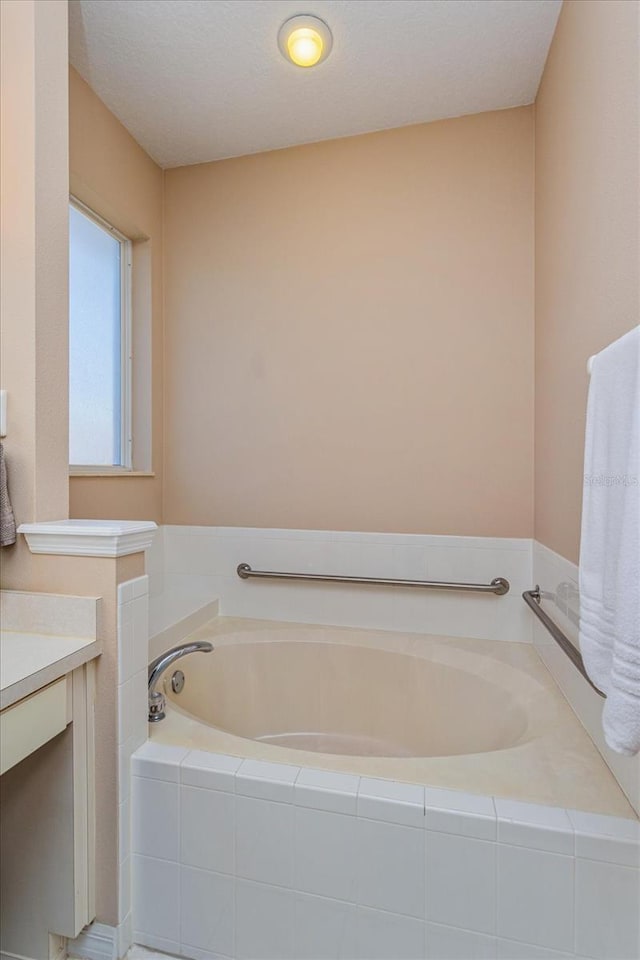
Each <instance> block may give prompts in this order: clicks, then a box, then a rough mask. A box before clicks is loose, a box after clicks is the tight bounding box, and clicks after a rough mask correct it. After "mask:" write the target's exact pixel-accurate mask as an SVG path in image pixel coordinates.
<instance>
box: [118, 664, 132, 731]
mask: <svg viewBox="0 0 640 960" xmlns="http://www.w3.org/2000/svg"><path fill="white" fill-rule="evenodd" d="M117 697H118V743H119V744H122V743H124V742H125V740H128V739H129V737H132V736H133V729H132V723H133V678H130V679H129V680H127V681H126V682H125V683H119V684H118V687H117Z"/></svg>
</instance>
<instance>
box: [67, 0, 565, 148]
mask: <svg viewBox="0 0 640 960" xmlns="http://www.w3.org/2000/svg"><path fill="white" fill-rule="evenodd" d="M560 6H561V0H309V2H306V0H304V2H303V3H300V2H298V0H71V2H70V18H71V22H70V57H71V62H72V63H73V65H74V66H75V67H76V69H77V70H78V71H79V72H80V73H81V74H82V76H83V77H84V78H85V80H87V81H88V83H89V84H90V85H91V86H92V87H93V89H94V90H95V91H96V93H97V94H98V96H100V97H101V98H102V100H103V101H104V102H105V103H106V104H107V106H108V107H109V108H110V109H111V110H112V111H113V113H115V115H116V116H117V117H118V118H119V119H120V120H121V121H122V123H123V124H124V125H125V126H126V127H127V129H128V130H129V131H130V132H131V133H132V135H133V136H134V137H135V139H136V140H137V141H138V142H139V143H140V144H141V145H142V146H143V147H144V148H145V150H147V151H148V152H149V153H150V154H151V156H152V157H153V158H154V159H155V160H156V161H157V162H158V163H159V164H161V165H162V166H164V167H174V166H181V165H183V164H190V163H201V162H203V161H207V160H218V159H221V158H223V157H232V156H239V155H242V154H247V153H256V152H258V151H262V150H273V149H276V148H278V147H285V146H290V145H292V144H297V143H309V142H312V141H314V140H325V139H328V138H333V137H344V136H349V135H351V134H356V133H364V132H366V131H370V130H381V129H386V128H389V127H399V126H403V125H404V124H409V123H420V122H423V121H427V120H437V119H441V118H443V117H456V116H461V115H463V114H468V113H479V112H482V111H484V110H496V109H503V108H505V107H514V106H519V105H521V104H525V103H531V102H532V100H533V99H534V98H535V95H536V90H537V88H538V83H539V81H540V75H541V73H542V68H543V66H544V61H545V58H546V55H547V51H548V49H549V44H550V42H551V37H552V35H553V31H554V29H555V24H556V20H557V17H558V13H559V11H560ZM299 13H315V14H317V15H318V16H320V17H322V18H323V19H324V20H326V21H327V23H328V24H329V26H330V27H331V30H332V31H333V36H334V45H333V50H332V52H331V55H330V56H329V58H328V59H327V60H326V61H325V62H324V63H322V64H320V65H319V66H317V67H315V68H312V69H310V70H302V69H300V68H298V67H294V66H293V65H292V64H290V63H288V62H286V61H285V60H284V59H283V57H282V55H281V54H280V52H279V50H278V46H277V40H276V38H277V33H278V28H279V27H280V24H281V23H282V22H283V20H285V19H287V18H288V17H290V16H293V15H295V14H299Z"/></svg>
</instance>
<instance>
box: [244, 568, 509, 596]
mask: <svg viewBox="0 0 640 960" xmlns="http://www.w3.org/2000/svg"><path fill="white" fill-rule="evenodd" d="M236 573H237V574H238V576H239V577H240V579H241V580H248V579H249V577H263V578H265V579H269V580H315V581H316V582H317V581H321V582H322V583H365V584H377V585H380V586H386V587H429V588H431V589H433V590H469V591H471V592H472V593H495V594H496V596H498V597H502V596H504V594H505V593H508V592H509V581H508V580H505V578H504V577H495V578H494V579H493V580H492V581H491V583H449V582H446V581H441V580H388V579H385V578H383V577H339V576H333V575H330V574H325V573H285V572H279V571H275V570H252V569H251V567H250V566H249V564H248V563H240V564H238V567H237V568H236Z"/></svg>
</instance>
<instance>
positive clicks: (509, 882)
mask: <svg viewBox="0 0 640 960" xmlns="http://www.w3.org/2000/svg"><path fill="white" fill-rule="evenodd" d="M573 864H574V861H573V858H572V857H565V856H561V855H560V854H556V853H546V852H542V851H537V850H529V849H525V848H524V847H512V846H507V845H506V844H498V933H499V935H500V936H501V937H504V938H506V939H510V940H523V941H524V942H525V943H533V944H537V945H538V946H541V947H550V948H551V949H552V950H560V951H562V950H564V951H570V950H572V949H573V892H574V883H573Z"/></svg>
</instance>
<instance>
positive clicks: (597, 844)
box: [567, 810, 640, 867]
mask: <svg viewBox="0 0 640 960" xmlns="http://www.w3.org/2000/svg"><path fill="white" fill-rule="evenodd" d="M567 813H568V815H569V819H570V820H571V822H572V824H573V828H574V830H575V842H576V856H577V857H586V858H588V859H589V860H605V861H606V862H608V863H619V864H620V865H621V866H627V867H637V866H640V823H639V822H638V821H637V820H625V819H623V818H622V817H607V816H603V815H602V814H598V813H584V812H583V811H581V810H568V811H567Z"/></svg>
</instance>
